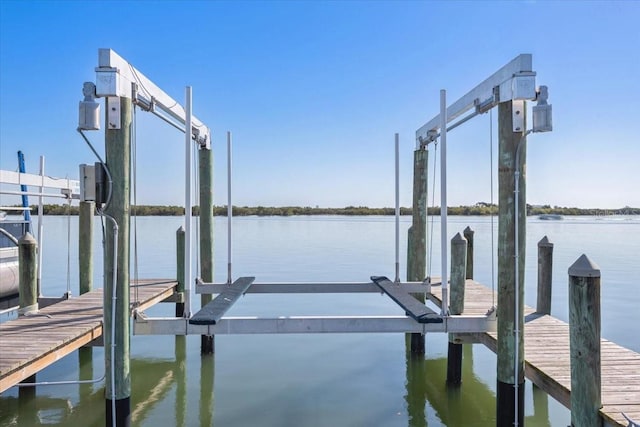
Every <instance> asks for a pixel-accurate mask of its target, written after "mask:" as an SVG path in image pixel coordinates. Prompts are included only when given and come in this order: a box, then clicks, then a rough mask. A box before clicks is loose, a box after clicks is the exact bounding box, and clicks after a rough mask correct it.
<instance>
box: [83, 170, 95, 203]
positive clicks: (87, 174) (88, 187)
mask: <svg viewBox="0 0 640 427" xmlns="http://www.w3.org/2000/svg"><path fill="white" fill-rule="evenodd" d="M95 199H96V174H95V168H94V167H93V166H91V165H85V164H82V165H80V200H81V201H83V202H89V201H93V200H95Z"/></svg>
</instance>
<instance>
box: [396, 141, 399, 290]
mask: <svg viewBox="0 0 640 427" xmlns="http://www.w3.org/2000/svg"><path fill="white" fill-rule="evenodd" d="M395 140H396V141H395V159H396V167H395V172H396V183H395V184H396V191H395V193H396V233H395V236H396V280H395V282H396V283H400V136H399V135H398V134H397V133H396V135H395Z"/></svg>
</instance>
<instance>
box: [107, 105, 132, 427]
mask: <svg viewBox="0 0 640 427" xmlns="http://www.w3.org/2000/svg"><path fill="white" fill-rule="evenodd" d="M107 104H108V107H107V109H108V110H112V111H116V110H117V109H120V116H121V118H120V128H110V127H107V129H106V130H105V146H106V147H105V152H106V165H107V167H108V168H109V170H110V172H111V177H112V191H111V201H110V202H109V205H108V206H107V207H106V208H105V210H104V212H105V215H106V216H108V217H111V218H113V220H114V222H115V224H113V223H111V221H108V222H107V232H106V239H105V241H106V244H105V262H104V277H105V283H104V294H103V298H104V329H105V331H104V334H103V336H104V341H105V349H109V348H111V346H112V345H113V346H114V348H115V351H114V352H113V356H112V354H111V353H112V352H111V351H105V372H113V373H114V379H113V384H112V381H106V393H105V395H106V396H105V397H106V399H105V400H106V408H105V409H106V415H107V425H109V426H110V425H115V426H117V427H120V426H125V427H128V426H129V425H130V424H131V373H130V365H129V359H130V350H129V344H130V323H129V322H130V316H129V310H130V305H129V295H130V294H129V289H130V283H129V251H130V248H129V229H130V227H129V213H130V212H129V211H130V204H129V200H130V176H131V168H130V153H131V122H132V110H133V108H132V107H133V106H132V103H131V99H130V98H125V97H121V98H109V99H108V103H107ZM107 114H109V111H107ZM108 117H109V116H107V120H105V123H109V121H108ZM116 230H117V234H116V235H114V231H116ZM116 247H117V254H116V257H117V260H116V259H115V258H114V256H113V253H114V248H116ZM114 265H117V268H114ZM114 276H115V278H116V280H115V287H116V289H115V295H116V297H117V298H116V299H115V301H114V300H113V295H114V290H113V282H114V280H113V279H114ZM114 305H115V316H112V308H113V307H114ZM114 331H115V333H114ZM112 335H113V337H112ZM112 368H113V369H112ZM112 405H113V406H112ZM113 407H115V411H113ZM114 412H115V414H114ZM114 416H115V419H114Z"/></svg>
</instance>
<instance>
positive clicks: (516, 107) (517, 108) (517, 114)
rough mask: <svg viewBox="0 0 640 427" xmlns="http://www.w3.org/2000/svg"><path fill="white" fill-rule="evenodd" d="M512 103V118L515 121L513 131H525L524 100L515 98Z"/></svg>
mask: <svg viewBox="0 0 640 427" xmlns="http://www.w3.org/2000/svg"><path fill="white" fill-rule="evenodd" d="M512 103H513V104H512V106H513V108H512V110H511V119H512V123H513V131H514V132H524V130H525V129H524V112H525V105H524V100H517V99H514V100H513V101H512Z"/></svg>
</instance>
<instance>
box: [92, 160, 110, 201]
mask: <svg viewBox="0 0 640 427" xmlns="http://www.w3.org/2000/svg"><path fill="white" fill-rule="evenodd" d="M94 165H95V166H94V170H95V194H96V199H95V200H96V206H100V205H102V204H104V203H106V202H107V195H108V194H109V179H108V175H107V173H106V172H105V170H104V168H105V166H104V165H103V164H102V163H100V162H95V163H94Z"/></svg>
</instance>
